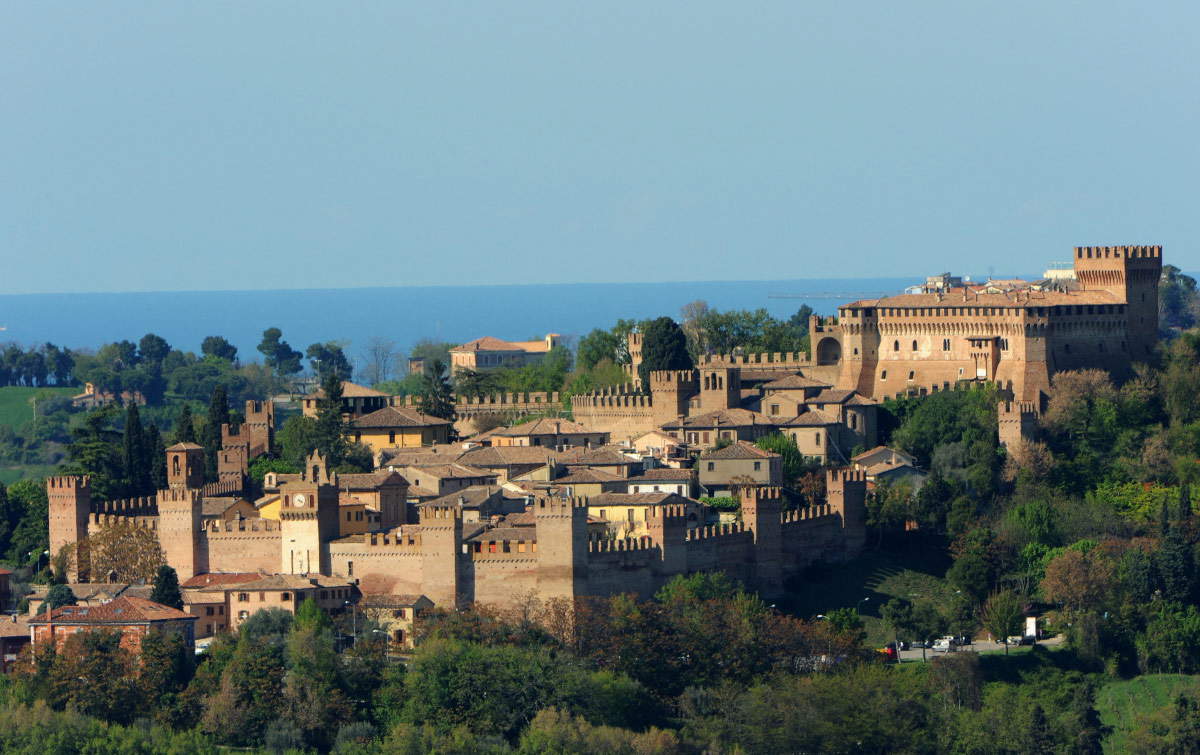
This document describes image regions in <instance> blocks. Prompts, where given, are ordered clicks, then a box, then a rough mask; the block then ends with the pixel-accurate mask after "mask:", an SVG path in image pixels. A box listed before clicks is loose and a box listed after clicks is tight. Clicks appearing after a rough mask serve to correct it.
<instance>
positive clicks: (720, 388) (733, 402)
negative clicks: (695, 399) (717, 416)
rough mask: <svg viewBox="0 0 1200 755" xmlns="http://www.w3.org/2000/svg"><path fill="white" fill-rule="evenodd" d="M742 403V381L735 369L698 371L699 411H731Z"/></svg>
mask: <svg viewBox="0 0 1200 755" xmlns="http://www.w3.org/2000/svg"><path fill="white" fill-rule="evenodd" d="M741 402H742V381H741V377H740V372H739V370H738V369H737V368H736V367H705V368H704V369H702V370H700V411H701V412H703V413H708V412H715V411H719V410H722V409H732V408H734V407H736V406H738V405H739V404H741Z"/></svg>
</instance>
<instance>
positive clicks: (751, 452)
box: [700, 440, 782, 461]
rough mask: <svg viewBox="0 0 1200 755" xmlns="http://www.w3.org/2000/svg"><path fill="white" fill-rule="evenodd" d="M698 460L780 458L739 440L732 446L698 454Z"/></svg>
mask: <svg viewBox="0 0 1200 755" xmlns="http://www.w3.org/2000/svg"><path fill="white" fill-rule="evenodd" d="M700 458H701V459H704V460H705V461H708V460H710V459H718V460H720V459H771V458H782V457H781V456H780V455H779V454H777V453H774V452H772V451H766V450H763V449H761V448H759V447H758V446H756V445H754V444H753V443H749V442H747V441H744V440H739V441H737V442H736V443H734V444H732V445H728V446H725V447H724V448H718V449H717V450H715V451H705V452H704V453H702V454H700Z"/></svg>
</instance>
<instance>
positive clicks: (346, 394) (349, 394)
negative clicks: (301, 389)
mask: <svg viewBox="0 0 1200 755" xmlns="http://www.w3.org/2000/svg"><path fill="white" fill-rule="evenodd" d="M372 397H381V398H390V397H391V395H390V394H387V393H383V392H381V391H377V390H375V389H374V388H368V387H366V386H365V385H359V384H358V383H351V382H350V381H349V380H343V381H342V398H372ZM304 398H325V389H323V388H318V389H317V390H315V391H313V392H312V393H310V394H308V395H307V396H305V397H304Z"/></svg>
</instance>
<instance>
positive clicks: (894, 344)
mask: <svg viewBox="0 0 1200 755" xmlns="http://www.w3.org/2000/svg"><path fill="white" fill-rule="evenodd" d="M899 350H900V342H899V341H892V351H899Z"/></svg>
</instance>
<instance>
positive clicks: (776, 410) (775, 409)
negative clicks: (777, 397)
mask: <svg viewBox="0 0 1200 755" xmlns="http://www.w3.org/2000/svg"><path fill="white" fill-rule="evenodd" d="M771 414H779V404H771Z"/></svg>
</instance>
